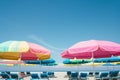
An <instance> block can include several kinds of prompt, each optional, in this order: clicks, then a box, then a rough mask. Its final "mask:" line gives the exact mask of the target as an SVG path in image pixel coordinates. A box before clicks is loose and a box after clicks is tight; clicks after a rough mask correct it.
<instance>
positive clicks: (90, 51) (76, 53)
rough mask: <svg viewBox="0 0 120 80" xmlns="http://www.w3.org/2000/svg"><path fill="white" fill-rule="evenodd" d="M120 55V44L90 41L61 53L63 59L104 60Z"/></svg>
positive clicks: (80, 43)
mask: <svg viewBox="0 0 120 80" xmlns="http://www.w3.org/2000/svg"><path fill="white" fill-rule="evenodd" d="M112 55H114V56H118V55H120V44H117V43H114V42H110V41H100V40H89V41H83V42H79V43H77V44H75V45H73V46H72V47H70V48H68V49H67V50H65V51H64V52H62V53H61V56H62V57H63V58H72V59H73V58H77V59H85V58H88V59H89V58H92V57H94V58H102V57H111V56H112Z"/></svg>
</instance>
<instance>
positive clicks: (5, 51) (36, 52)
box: [0, 41, 50, 60]
mask: <svg viewBox="0 0 120 80" xmlns="http://www.w3.org/2000/svg"><path fill="white" fill-rule="evenodd" d="M0 58H1V59H9V60H19V59H20V60H44V59H49V58H50V51H49V50H47V49H45V48H44V47H42V46H40V45H37V44H35V43H31V42H26V41H6V42H3V43H1V44H0Z"/></svg>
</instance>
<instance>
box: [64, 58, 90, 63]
mask: <svg viewBox="0 0 120 80" xmlns="http://www.w3.org/2000/svg"><path fill="white" fill-rule="evenodd" d="M89 62H91V60H87V59H84V60H82V59H77V60H74V59H64V60H63V63H64V64H83V63H89Z"/></svg>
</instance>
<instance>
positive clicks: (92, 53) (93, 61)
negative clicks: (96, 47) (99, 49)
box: [92, 52, 95, 78]
mask: <svg viewBox="0 0 120 80" xmlns="http://www.w3.org/2000/svg"><path fill="white" fill-rule="evenodd" d="M92 64H93V74H94V73H95V70H94V53H93V52H92ZM94 78H95V77H94Z"/></svg>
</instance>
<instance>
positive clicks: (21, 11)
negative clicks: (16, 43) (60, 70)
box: [0, 0, 120, 62]
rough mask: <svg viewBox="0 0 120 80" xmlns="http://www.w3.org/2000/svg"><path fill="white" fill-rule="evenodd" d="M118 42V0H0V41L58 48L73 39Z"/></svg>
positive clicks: (54, 52) (56, 50)
mask: <svg viewBox="0 0 120 80" xmlns="http://www.w3.org/2000/svg"><path fill="white" fill-rule="evenodd" d="M90 39H97V40H109V41H114V42H117V43H120V0H0V42H3V41H8V40H25V41H30V42H34V43H37V44H40V45H42V46H44V47H46V48H48V49H50V50H51V51H52V53H51V54H52V57H53V58H54V59H56V60H57V61H58V62H60V61H62V59H61V58H60V52H61V51H62V50H63V49H66V48H68V47H70V46H72V45H73V44H75V43H76V42H79V41H84V40H90Z"/></svg>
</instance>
